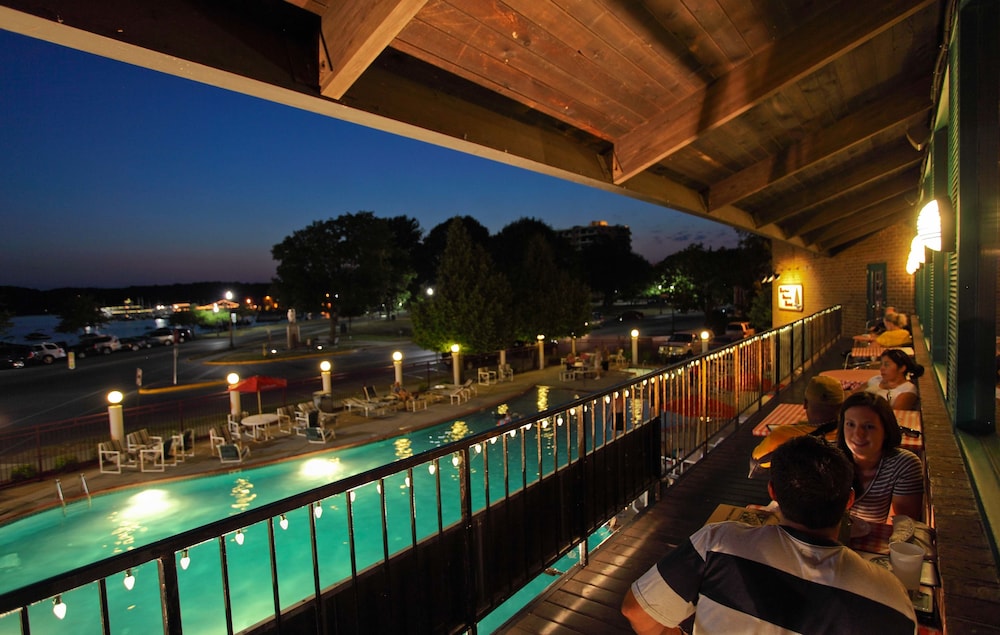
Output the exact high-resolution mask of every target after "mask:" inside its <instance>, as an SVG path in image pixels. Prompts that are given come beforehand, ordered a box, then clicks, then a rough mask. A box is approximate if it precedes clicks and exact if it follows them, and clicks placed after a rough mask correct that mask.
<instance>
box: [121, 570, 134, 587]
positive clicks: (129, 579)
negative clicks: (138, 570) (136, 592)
mask: <svg viewBox="0 0 1000 635" xmlns="http://www.w3.org/2000/svg"><path fill="white" fill-rule="evenodd" d="M122 584H124V585H125V588H126V589H127V590H129V591H131V590H132V588H133V587H135V576H134V575H132V570H131V569H125V579H124V580H122Z"/></svg>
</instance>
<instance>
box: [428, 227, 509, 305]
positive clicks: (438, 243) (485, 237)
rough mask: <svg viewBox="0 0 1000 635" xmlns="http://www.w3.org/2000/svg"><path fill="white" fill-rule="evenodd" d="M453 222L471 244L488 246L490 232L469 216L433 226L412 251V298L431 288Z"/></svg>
mask: <svg viewBox="0 0 1000 635" xmlns="http://www.w3.org/2000/svg"><path fill="white" fill-rule="evenodd" d="M455 220H458V221H459V222H460V223H462V226H463V227H465V231H466V232H467V233H468V234H469V239H470V240H472V242H473V243H475V244H477V245H482V246H484V247H485V246H487V245H489V243H490V230H488V229H486V227H484V226H483V225H482V223H480V222H479V221H477V220H476V219H475V218H473V217H471V216H453V217H451V218H449V219H448V220H446V221H444V222H442V223H439V224H438V225H435V226H434V227H433V228H431V230H430V231H429V232H427V235H426V236H424V239H423V240H422V241H421V242H420V243H419V245H417V246H416V247H415V249H414V251H413V269H414V271H415V273H416V275H415V276H414V278H413V281H412V283H411V285H410V292H411V295H412V296H418V295H419V294H421V293H423V292H424V291H425V290H426V289H427V287H429V286H433V284H434V280H435V278H436V277H437V271H438V267H439V266H440V264H441V255H442V254H443V253H444V248H445V245H447V243H448V228H449V227H450V226H451V223H452V221H455Z"/></svg>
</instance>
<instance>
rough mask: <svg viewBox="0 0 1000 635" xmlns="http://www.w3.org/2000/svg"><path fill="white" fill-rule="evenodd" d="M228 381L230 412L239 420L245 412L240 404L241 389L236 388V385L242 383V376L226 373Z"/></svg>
mask: <svg viewBox="0 0 1000 635" xmlns="http://www.w3.org/2000/svg"><path fill="white" fill-rule="evenodd" d="M226 383H228V384H229V413H230V414H232V415H233V419H236V420H237V421H239V420H240V416H242V414H243V406H242V405H240V391H238V390H234V387H235V386H236V384H238V383H240V376H239V375H237V374H236V373H229V374H228V375H226Z"/></svg>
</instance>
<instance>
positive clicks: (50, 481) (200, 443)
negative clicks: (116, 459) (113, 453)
mask: <svg viewBox="0 0 1000 635" xmlns="http://www.w3.org/2000/svg"><path fill="white" fill-rule="evenodd" d="M560 370H561V367H560V366H551V367H548V368H545V369H543V370H534V371H527V372H524V373H517V374H515V376H514V379H513V381H507V382H502V383H494V384H489V385H478V384H477V385H476V388H477V393H476V394H474V395H473V396H472V398H471V399H470V400H469V401H467V402H464V403H461V404H451V403H449V402H448V400H447V399H445V400H444V401H438V402H437V403H433V404H429V405H428V407H427V409H426V410H417V411H416V412H409V411H405V410H404V411H394V412H390V413H389V414H388V415H385V416H371V417H365V416H364V415H362V414H360V413H358V412H356V411H354V412H348V411H346V410H344V411H342V412H341V413H340V416H339V418H338V421H337V425H336V428H335V429H336V438H334V439H331V440H330V441H329V442H327V443H326V444H325V445H319V444H312V443H308V442H307V441H306V438H305V437H301V436H296V435H294V434H284V433H278V434H277V435H275V437H274V439H271V440H268V441H262V442H259V443H256V442H252V441H251V442H248V443H247V445H248V446H249V447H250V456H249V457H248V458H247V459H245V460H244V461H243V463H242V464H241V465H234V464H232V463H227V464H223V463H221V462H220V461H219V459H218V457H216V456H215V455H213V454H212V453H211V450H210V448H209V441H208V439H207V438H199V439H197V440H196V443H195V455H194V456H193V457H187V458H186V460H184V462H179V463H177V465H176V466H174V465H168V466H167V468H166V470H165V471H163V472H140V471H139V470H138V469H129V468H125V469H123V470H122V473H121V474H101V473H100V470H99V469H98V466H97V465H90V466H88V467H87V468H86V469H84V470H81V471H80V472H77V473H72V474H62V475H60V477H59V481H60V483H61V485H62V489H63V495H64V496H65V499H66V502H67V503H70V502H72V501H75V500H80V499H83V498H85V497H86V494H85V492H84V491H83V485H82V481H81V479H80V476H79V475H80V474H83V476H84V478H85V479H86V483H87V487H88V489H89V490H90V493H91V494H92V495H96V494H100V493H101V492H106V491H110V490H114V489H120V488H124V487H133V486H136V485H142V484H145V483H153V482H158V481H166V480H174V479H181V478H191V477H195V476H200V475H203V474H209V473H215V472H226V471H232V470H234V469H240V468H242V467H247V466H249V467H253V466H257V465H265V464H268V463H273V462H276V461H282V460H285V459H289V458H293V457H300V456H304V455H307V454H311V453H317V452H326V451H329V450H331V449H336V448H349V447H353V446H357V445H362V444H365V443H371V442H373V441H380V440H382V439H386V438H390V437H395V436H399V435H401V434H405V433H407V432H411V431H413V430H419V429H421V428H426V427H429V426H433V425H436V424H439V423H444V422H446V421H451V420H453V419H457V418H460V417H463V416H466V415H468V414H470V413H473V412H477V411H479V410H483V409H487V408H492V407H494V406H496V405H498V404H501V403H503V402H504V401H507V400H508V399H510V398H511V397H514V396H516V395H520V394H522V393H524V392H526V391H528V390H530V389H531V388H533V387H535V386H537V385H545V386H552V387H554V388H562V389H567V390H578V391H580V394H581V395H582V394H585V393H587V392H590V391H594V390H598V389H603V388H607V387H609V386H613V385H615V384H618V383H621V382H624V381H626V380H628V379H629V378H630V377H633V376H634V373H632V372H629V371H628V370H627V369H626V370H611V371H609V372H607V373H602V375H601V377H600V378H599V379H595V378H587V379H579V380H575V381H562V380H561V379H560ZM224 423H225V422H224V421H220V425H224ZM59 504H60V502H59V496H58V490H57V487H56V478H54V477H51V478H46V479H44V480H42V481H38V482H31V483H26V484H23V485H17V486H12V487H8V488H5V489H0V525H2V524H4V523H7V522H10V521H12V520H15V519H17V518H20V517H22V516H26V515H29V514H33V513H36V512H39V511H42V510H45V509H49V508H51V507H55V506H58V505H59Z"/></svg>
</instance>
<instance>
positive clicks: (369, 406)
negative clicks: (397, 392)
mask: <svg viewBox="0 0 1000 635" xmlns="http://www.w3.org/2000/svg"><path fill="white" fill-rule="evenodd" d="M344 407H346V408H347V411H348V412H351V411H352V410H354V409H355V408H357V409H359V410H362V411H363V412H364V413H365V416H366V417H368V416H371V415H370V413H372V412H374V413H375V414H377V415H384V414H385V413H386V410H385V409H386V406H385V404H383V403H381V402H373V401H366V400H364V399H358V398H357V397H348V398H347V399H344Z"/></svg>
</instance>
